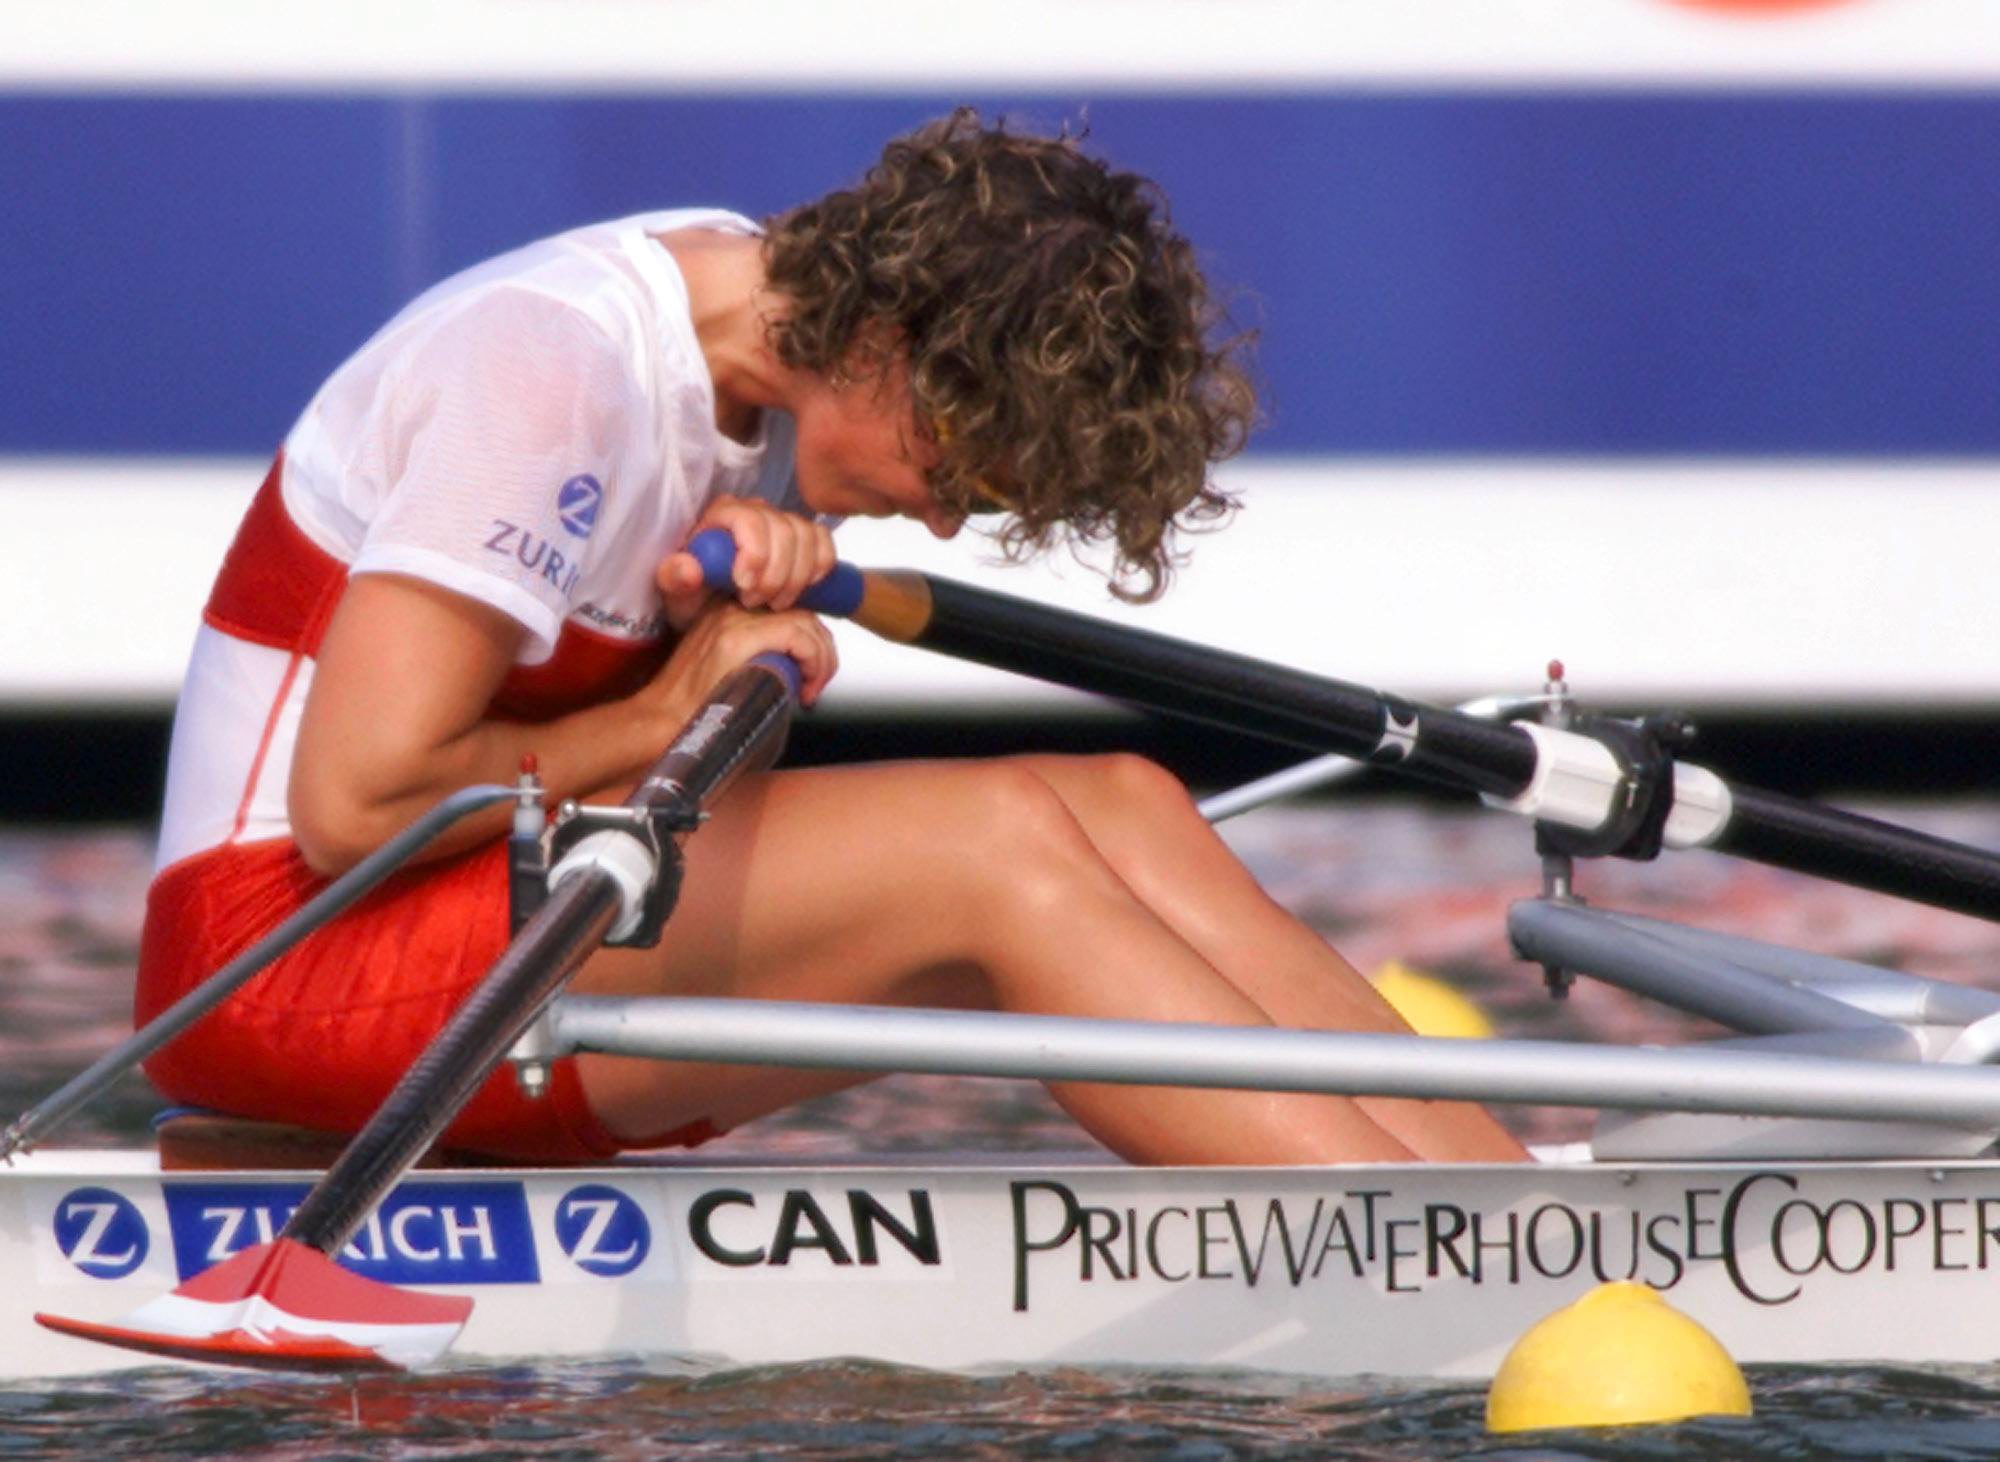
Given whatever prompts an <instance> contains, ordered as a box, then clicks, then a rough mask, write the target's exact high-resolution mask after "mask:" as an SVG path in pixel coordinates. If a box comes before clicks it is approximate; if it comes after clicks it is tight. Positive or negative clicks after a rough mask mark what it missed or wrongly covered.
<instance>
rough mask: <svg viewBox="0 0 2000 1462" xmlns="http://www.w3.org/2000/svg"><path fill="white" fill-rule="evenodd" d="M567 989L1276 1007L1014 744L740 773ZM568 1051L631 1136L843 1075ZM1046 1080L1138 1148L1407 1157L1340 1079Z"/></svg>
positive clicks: (831, 1082) (838, 1081) (1217, 1017)
mask: <svg viewBox="0 0 2000 1462" xmlns="http://www.w3.org/2000/svg"><path fill="white" fill-rule="evenodd" d="M1100 836H1103V837H1105V838H1106V839H1107V840H1109V834H1108V833H1106V832H1104V830H1103V829H1100ZM576 988H578V989H579V990H585V991H590V992H593V993H600V994H604V993H620V994H652V993H661V992H673V993H677V994H728V995H740V996H749V997H753V998H761V999H785V1000H817V1001H836V1002H843V1003H857V1004H892V1003H893V1004H944V1005H970V1006H987V1007H997V1008H999V1009H1002V1010H1013V1011H1032V1012H1037V1013H1044V1014H1060V1015H1082V1016H1101V1017H1122V1018H1131V1019H1150V1020H1170V1021H1202V1022H1209V1023H1214V1024H1229V1025H1262V1024H1269V1023H1270V1017H1269V1016H1268V1015H1267V1014H1266V1012H1265V1010H1264V1009H1263V1008H1262V1007H1261V1006H1260V1005H1259V1003H1258V1002H1257V1001H1256V1000H1255V999H1253V998H1252V997H1251V996H1250V995H1248V994H1246V993H1245V992H1244V990H1243V989H1242V988H1240V987H1239V986H1238V985H1237V984H1236V983H1234V982H1232V981H1231V980H1229V979H1228V978H1226V977H1225V976H1223V975H1222V974H1221V973H1220V972H1218V971H1217V969H1216V968H1215V967H1214V965H1213V964H1212V963H1211V962H1210V961H1209V960H1208V959H1207V958H1205V957H1204V956H1203V955H1202V954H1201V953H1200V952H1199V951H1198V950H1197V949H1196V948H1194V947H1193V946H1192V945H1191V944H1190V943H1189V942H1188V940H1187V939H1186V938H1185V937H1184V936H1183V935H1181V934H1180V933H1178V932H1177V931H1176V930H1175V929H1174V928H1173V927H1171V926H1170V925H1169V924H1168V923H1167V922H1165V921H1163V920H1162V919H1161V918H1160V916H1159V915H1158V914H1157V913H1155V911H1154V910H1153V909H1152V908H1151V907H1150V906H1149V905H1148V904H1147V903H1146V902H1145V901H1144V900H1143V899H1142V898H1141V897H1140V896H1139V895H1138V894H1136V893H1135V892H1134V890H1133V888H1132V887H1131V886H1129V885H1128V884H1127V882H1126V881H1125V879H1124V878H1123V877H1121V876H1120V874H1119V873H1118V872H1116V871H1115V870H1114V869H1113V867H1112V866H1111V865H1110V863H1109V862H1107V860H1106V859H1105V857H1104V856H1103V854H1102V853H1101V852H1100V850H1099V848H1098V847H1097V845H1096V843H1094V842H1093V840H1092V838H1091V837H1090V836H1089V835H1088V834H1087V833H1086V831H1085V828H1084V827H1083V825H1082V824H1081V823H1080V822H1079V821H1078V819H1077V818H1076V817H1075V816H1074V815H1073V814H1072V812H1071V811H1070V809H1069V807H1068V805H1067V804H1066V803H1065V801H1064V800H1063V798H1062V797H1060V796H1059V795H1058V794H1057V793H1056V791H1055V790H1054V788H1053V787H1052V786H1051V783H1050V781H1049V780H1048V779H1047V778H1045V777H1044V776H1043V775H1041V774H1040V773H1038V772H1037V771H1036V770H1035V769H1034V768H1033V767H1032V766H1031V765H1028V764H1025V763H1022V762H1018V761H1016V762H997V763H996V762H985V763H975V762H968V763H950V762H935V763H901V764H897V765H894V766H879V767H846V768H828V769H821V770H813V771H800V772H781V773H774V774H770V775H767V776H762V777H757V778H754V779H748V780H746V781H745V782H744V783H742V784H741V785H739V786H738V787H736V788H735V789H733V790H732V791H731V792H730V794H729V795H728V796H727V797H725V798H724V799H723V801H722V803H721V805H720V806H719V807H718V808H717V809H716V814H715V816H714V817H713V818H712V819H711V821H710V822H709V824H708V825H707V826H705V827H704V828H703V830H702V832H701V833H700V834H699V835H698V837H697V838H696V839H695V840H694V842H693V843H692V844H690V848H689V859H688V870H687V879H686V882H685V885H684V887H683V892H682V896H681V902H680V906H679V908H678V909H677V910H676V912H675V915H674V919H673V922H672V924H671V926H670V928H669V932H668V935H667V937H666V938H665V939H664V940H663V941H662V942H661V945H660V947H659V948H658V949H656V950H605V951H601V952H600V953H599V954H597V955H596V956H594V957H593V958H592V959H591V960H590V962H589V963H588V964H586V966H585V968H584V970H583V972H582V974H581V975H580V976H579V977H578V980H577V984H576ZM580 1064H581V1074H582V1077H583V1081H584V1089H585V1091H586V1093H587V1094H588V1096H589V1098H590V1101H591V1105H592V1108H593V1110H595V1111H596V1112H597V1114H598V1115H599V1117H600V1118H601V1119H602V1120H603V1121H604V1122H605V1123H606V1125H608V1126H609V1127H611V1129H612V1130H613V1131H614V1132H618V1133H620V1134H622V1135H627V1136H635V1137H636V1136H643V1135H646V1134H649V1133H655V1132H660V1131H664V1130H667V1129H669V1128H672V1127H674V1126H677V1125H679V1124H681V1123H684V1122H690V1121H694V1120H697V1119H700V1118H704V1117H706V1118H708V1119H710V1120H712V1121H714V1122H716V1123H717V1125H719V1126H724V1127H727V1126H732V1125H735V1124H736V1123H738V1122H741V1121H744V1120H748V1119H749V1118H750V1117H752V1116H756V1115H759V1114H761V1113H763V1112H767V1111H770V1110H773V1109H775V1108H776V1107H779V1106H782V1105H785V1104H786V1103H788V1102H790V1101H794V1100H797V1099H798V1098H799V1097H801V1096H804V1095H809V1094H812V1093H813V1092H817V1091H825V1090H829V1089H832V1088H835V1087H838V1086H841V1085H846V1084H850V1083H851V1082H852V1081H853V1080H855V1079H856V1078H854V1077H852V1076H848V1075H838V1074H830V1073H786V1072H783V1071H779V1070H776V1069H765V1068H755V1067H733V1066H696V1065H692V1064H687V1063H659V1062H643V1061H633V1060H627V1059H620V1058H616V1057H603V1056H596V1057H588V1056H587V1057H584V1058H583V1059H582V1062H581V1063H580ZM1051 1090H1052V1091H1053V1092H1054V1094H1055V1096H1056V1098H1057V1100H1058V1101H1059V1102H1061V1103H1062V1104H1063V1106H1064V1107H1065V1108H1067V1109H1068V1110H1069V1111H1070V1112H1071V1114H1072V1115H1074V1116H1075V1117H1076V1118H1077V1119H1078V1121H1080V1122H1081V1123H1082V1124H1083V1125H1084V1127H1085V1128H1086V1129H1087V1130H1089V1131H1090V1132H1091V1133H1092V1135H1094V1136H1095V1137H1097V1138H1098V1140H1099V1141H1101V1142H1103V1143H1104V1144H1105V1145H1106V1146H1108V1147H1110V1148H1111V1149H1112V1150H1113V1151H1115V1152H1118V1153H1120V1154H1121V1155H1123V1156H1125V1157H1127V1158H1129V1159H1131V1160H1133V1161H1138V1162H1223V1163H1232V1162H1233V1163H1285V1162H1334V1161H1361V1160H1370V1161H1399V1160H1407V1159H1408V1158H1409V1157H1410V1156H1412V1150H1411V1148H1410V1147H1409V1146H1408V1145H1406V1144H1405V1143H1404V1142H1403V1141H1401V1140H1399V1139H1398V1138H1396V1137H1395V1136H1392V1135H1391V1134H1390V1133H1389V1132H1387V1131H1385V1130H1384V1128H1383V1127H1382V1126H1381V1125H1379V1124H1378V1123H1377V1122H1375V1121H1374V1120H1372V1119H1371V1118H1370V1117H1369V1116H1368V1115H1367V1114H1366V1113H1365V1112H1364V1111H1363V1110H1362V1108H1361V1107H1359V1106H1358V1105H1357V1104H1356V1103H1354V1102H1352V1101H1349V1100H1347V1099H1345V1098H1339V1097H1323V1096H1303V1095H1297V1094H1283V1093H1256V1092H1225V1091H1191V1090H1185V1089H1174V1088H1140V1087H1120V1086H1109V1085H1098V1084H1091V1083H1078V1082H1066V1083H1055V1084H1052V1086H1051Z"/></svg>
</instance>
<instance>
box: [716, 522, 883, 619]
mask: <svg viewBox="0 0 2000 1462" xmlns="http://www.w3.org/2000/svg"><path fill="white" fill-rule="evenodd" d="M687 551H688V552H689V553H691V554H693V555H694V561H695V562H696V563H698V564H700V565H701V577H702V580H703V582H705V583H706V584H707V585H708V587H709V588H711V589H716V590H720V591H721V592H722V593H725V594H728V593H732V592H734V591H735V588H736V578H735V573H736V540H735V539H734V538H732V537H730V536H729V530H728V529H727V528H704V529H703V530H702V531H701V532H699V533H697V534H695V535H694V537H693V538H690V539H689V540H688V545H687ZM865 588H866V581H865V580H864V579H863V578H862V575H861V570H860V569H858V568H856V567H855V566H854V565H853V564H851V563H837V564H835V565H834V566H833V572H832V573H830V574H828V575H827V576H826V577H825V578H823V579H821V580H820V581H819V582H818V583H816V584H814V585H813V586H812V587H811V588H810V589H808V590H806V591H805V593H803V594H801V595H800V596H799V607H800V608H801V609H810V610H812V611H813V613H815V614H832V615H836V616H838V617H840V618H842V619H845V618H846V617H847V616H849V615H851V614H853V613H854V612H855V611H856V610H857V609H859V608H860V607H861V596H862V593H863V591H864V589H865Z"/></svg>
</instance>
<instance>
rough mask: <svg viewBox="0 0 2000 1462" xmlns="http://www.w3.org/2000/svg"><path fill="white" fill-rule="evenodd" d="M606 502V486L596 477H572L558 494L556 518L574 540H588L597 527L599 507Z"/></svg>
mask: <svg viewBox="0 0 2000 1462" xmlns="http://www.w3.org/2000/svg"><path fill="white" fill-rule="evenodd" d="M603 501H604V485H603V484H602V483H600V482H599V481H598V480H597V479H596V478H595V477H572V478H571V479H570V480H569V481H568V482H565V483H564V484H563V485H562V491H560V492H558V493H557V494H556V516H557V517H558V518H560V519H561V520H562V525H563V529H564V531H565V532H567V533H568V534H569V536H570V537H572V538H588V537H589V536H590V530H591V529H592V528H594V527H596V526H597V509H598V505H599V504H601V503H602V502H603Z"/></svg>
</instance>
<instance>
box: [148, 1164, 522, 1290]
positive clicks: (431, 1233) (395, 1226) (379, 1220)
mask: <svg viewBox="0 0 2000 1462" xmlns="http://www.w3.org/2000/svg"><path fill="white" fill-rule="evenodd" d="M166 1191H167V1226H168V1228H169V1229H170V1230H171V1231H172V1234H173V1239H174V1267H175V1269H176V1270H177V1271H178V1273H179V1274H180V1277H181V1278H182V1279H183V1280H186V1279H191V1278H193V1277H194V1276H195V1275H197V1274H199V1273H201V1272H202V1270H204V1269H207V1268H208V1267H209V1266H211V1265H214V1264H220V1263H221V1262H222V1261H223V1260H224V1259H227V1258H228V1257H229V1256H230V1255H232V1254H235V1253H238V1252H240V1251H242V1250H244V1249H247V1248H249V1247H250V1246H251V1245H252V1244H262V1243H268V1242H269V1241H270V1240H272V1239H274V1238H276V1237H277V1236H278V1233H279V1232H280V1231H281V1230H282V1229H283V1228H284V1226H285V1221H286V1220H287V1219H289V1218H290V1217H291V1216H292V1210H293V1209H295V1208H297V1207H298V1206H299V1204H300V1202H301V1201H302V1200H303V1199H304V1198H305V1196H306V1192H307V1185H306V1184H304V1183H169V1184H168V1185H167V1190H166ZM335 1257H336V1258H338V1259H339V1261H340V1264H341V1267H342V1268H345V1269H351V1270H353V1271H354V1272H355V1273H356V1274H365V1275H366V1276H368V1278H370V1279H379V1280H382V1281H383V1282H384V1283H387V1284H533V1283H535V1282H536V1281H537V1280H539V1279H540V1278H541V1277H542V1271H541V1265H540V1264H539V1263H537V1262H536V1258H535V1232H534V1228H533V1227H532V1226H531V1225H530V1224H529V1222H528V1195H527V1190H526V1189H525V1188H523V1187H522V1185H521V1184H519V1183H496V1182H443V1183H433V1182H427V1181H423V1180H418V1181H415V1182H407V1183H403V1184H401V1185H400V1186H398V1187H397V1188H396V1190H395V1191H394V1192H392V1193H391V1194H390V1195H389V1196H388V1197H387V1198H385V1199H383V1200H382V1206H381V1207H380V1208H378V1209H376V1210H375V1212H374V1213H372V1214H370V1215H369V1216H368V1221H367V1222H366V1223H365V1224H363V1225H362V1226H361V1228H360V1230H359V1231H358V1232H357V1233H356V1234H355V1235H354V1237H353V1238H352V1239H350V1240H349V1241H348V1243H347V1246H346V1247H345V1248H344V1249H342V1250H341V1251H340V1253H339V1254H338V1255H336V1256H335Z"/></svg>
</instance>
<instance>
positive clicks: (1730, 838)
mask: <svg viewBox="0 0 2000 1462" xmlns="http://www.w3.org/2000/svg"><path fill="white" fill-rule="evenodd" d="M1730 794H1731V804H1732V810H1731V812H1730V817H1729V821H1728V823H1727V824H1726V825H1725V826H1724V828H1723V830H1722V832H1721V834H1720V835H1719V836H1717V837H1716V838H1715V839H1713V840H1712V841H1711V842H1710V843H1709V844H1708V846H1709V847H1711V848H1714V849H1715V850H1716V851H1717V852H1720V853H1729V854H1731V855H1733V856H1735V857H1738V858H1748V859H1750V860H1751V861H1752V862H1755V863H1764V864H1767V865H1769V866H1771V867H1773V868H1788V869H1791V870H1792V871H1794V872H1797V873H1810V874H1813V875H1815V876H1816V877H1820V878H1830V879H1832V880H1834V881H1835V882H1836V883H1846V884H1851V885H1853V886H1854V887H1856V888H1866V889H1872V890H1873V891H1875V892H1876V893H1887V894H1894V895H1896V896H1897V897H1899V898H1906V899H1911V900H1914V901H1915V902H1917V903H1920V904H1929V905H1931V906H1932V907H1934V908H1940V909H1950V910H1952V911H1953V912H1954V913H1960V914H1972V915H1975V916H1976V917H1979V918H1982V919H2000V857H1996V856H1995V855H1994V854H1992V853H1989V852H1987V851H1985V850H1984V849H1981V848H1973V847H1968V846H1966V845H1965V844H1963V843H1954V842H1950V841H1948V840H1947V839H1944V838H1937V837H1932V836H1931V835H1929V834H1928V833H1920V832H1916V831H1913V830H1912V829H1910V828H1906V827H1897V826H1895V825H1894V824H1892V823H1886V822H1877V821H1876V820H1875V819H1873V818H1869V817H1861V816H1859V815H1857V814H1855V813H1852V812H1842V811H1839V810H1838V809H1836V808H1831V807H1821V806H1819V805H1817V804H1815V803H1811V802H1802V801H1799V800H1798V799H1796V798H1792V797H1785V796H1781V795H1779V794H1778V793H1776V792H1762V791H1759V790H1757V789H1756V788H1754V787H1732V788H1731V789H1730Z"/></svg>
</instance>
